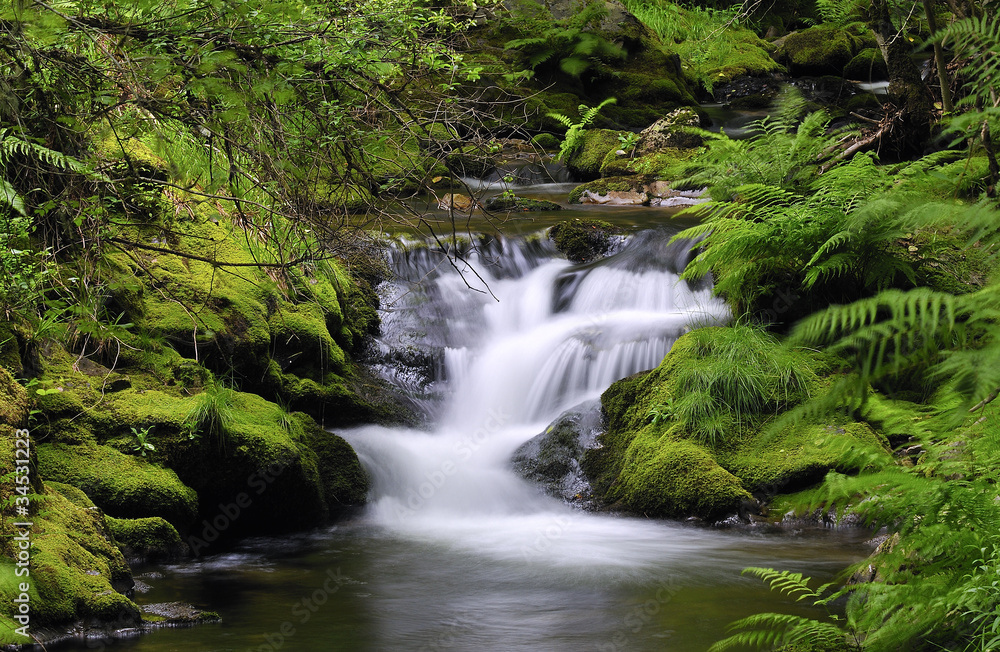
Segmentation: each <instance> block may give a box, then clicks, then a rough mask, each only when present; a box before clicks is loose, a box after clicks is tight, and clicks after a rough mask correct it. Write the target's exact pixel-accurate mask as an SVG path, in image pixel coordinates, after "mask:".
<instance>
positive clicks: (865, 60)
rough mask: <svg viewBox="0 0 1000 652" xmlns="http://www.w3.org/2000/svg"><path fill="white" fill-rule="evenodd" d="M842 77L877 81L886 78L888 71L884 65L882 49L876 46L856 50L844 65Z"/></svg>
mask: <svg viewBox="0 0 1000 652" xmlns="http://www.w3.org/2000/svg"><path fill="white" fill-rule="evenodd" d="M844 77H846V78H847V79H854V80H858V81H878V80H880V79H888V78H889V71H888V69H887V68H886V65H885V58H884V57H883V56H882V51H881V50H879V49H877V48H867V49H865V50H862V51H861V52H858V54H857V55H856V56H855V57H854V58H853V59H851V60H850V61H849V62H848V63H847V65H846V66H844Z"/></svg>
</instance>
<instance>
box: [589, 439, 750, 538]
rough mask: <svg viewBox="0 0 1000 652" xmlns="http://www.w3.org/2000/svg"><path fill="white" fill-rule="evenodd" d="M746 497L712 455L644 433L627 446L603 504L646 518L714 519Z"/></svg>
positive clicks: (727, 511) (701, 449)
mask: <svg viewBox="0 0 1000 652" xmlns="http://www.w3.org/2000/svg"><path fill="white" fill-rule="evenodd" d="M750 498H751V496H750V494H748V493H747V492H746V491H745V490H744V489H743V487H742V486H741V485H740V482H739V480H737V479H736V478H735V477H734V476H733V475H732V474H730V473H729V472H727V471H726V470H725V469H723V468H722V467H721V466H719V465H718V464H717V463H716V462H715V460H714V459H713V458H712V455H711V454H710V453H709V452H708V451H706V450H705V449H704V448H702V447H701V446H699V445H698V444H696V443H694V442H690V441H682V440H671V439H660V438H657V437H656V436H655V435H654V434H653V433H650V432H643V433H640V434H639V436H638V437H636V439H635V441H634V442H633V443H632V444H631V445H630V446H629V448H628V451H627V452H626V455H625V460H624V462H623V464H622V470H621V474H620V475H619V477H618V481H617V483H616V484H615V485H614V486H613V487H612V488H611V490H610V491H609V492H608V494H607V499H608V500H610V501H612V502H617V503H621V504H622V505H623V506H624V507H627V508H628V509H630V510H631V511H634V512H637V513H641V514H645V515H648V516H663V517H682V516H689V515H696V516H700V517H703V518H715V517H718V516H722V515H724V514H727V513H731V512H733V511H736V510H737V509H738V508H739V506H740V504H741V503H742V502H743V501H745V500H747V501H748V500H750Z"/></svg>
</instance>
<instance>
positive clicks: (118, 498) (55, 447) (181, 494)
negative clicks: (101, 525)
mask: <svg viewBox="0 0 1000 652" xmlns="http://www.w3.org/2000/svg"><path fill="white" fill-rule="evenodd" d="M36 450H37V452H38V469H39V473H41V475H42V476H43V477H45V478H51V479H53V480H56V481H58V482H63V483H65V484H69V485H72V486H74V487H77V488H78V489H81V490H82V491H83V492H84V493H86V494H87V496H88V497H89V498H90V499H91V500H93V501H94V503H95V504H96V505H97V506H98V507H100V508H101V509H102V510H104V511H105V512H107V513H108V514H110V515H112V516H117V517H121V518H140V517H146V516H161V517H163V518H164V519H166V520H168V521H170V522H171V523H173V524H174V525H176V526H177V527H180V528H184V527H186V526H187V525H188V524H189V523H191V521H192V520H194V517H195V515H196V514H197V513H198V498H197V495H196V494H195V492H194V491H193V490H192V489H190V488H189V487H186V486H184V484H183V483H181V481H180V480H179V479H178V478H177V474H176V473H174V472H173V471H172V470H170V469H164V468H162V467H160V466H157V465H155V464H152V463H150V462H148V461H146V460H145V459H143V458H141V457H133V456H131V455H125V454H123V453H121V452H119V451H117V450H115V449H113V448H110V447H108V446H100V445H92V444H84V445H77V446H71V445H66V444H40V445H38V446H36Z"/></svg>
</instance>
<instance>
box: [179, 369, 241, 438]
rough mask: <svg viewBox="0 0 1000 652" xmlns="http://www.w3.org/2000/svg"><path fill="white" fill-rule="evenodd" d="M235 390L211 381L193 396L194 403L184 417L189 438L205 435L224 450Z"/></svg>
mask: <svg viewBox="0 0 1000 652" xmlns="http://www.w3.org/2000/svg"><path fill="white" fill-rule="evenodd" d="M235 396H236V392H235V390H233V389H231V388H229V387H226V386H224V385H223V384H222V383H220V382H219V381H213V382H212V383H210V384H208V385H206V386H205V389H204V390H203V391H202V392H201V393H200V394H198V396H196V397H195V399H196V403H195V405H194V407H193V408H191V410H190V411H189V412H188V413H187V415H186V416H185V417H184V424H185V431H186V432H187V433H188V438H189V439H200V438H201V437H202V436H205V437H207V439H208V440H209V442H210V443H212V444H213V445H214V446H215V447H216V448H217V449H218V450H219V451H222V452H225V450H226V441H227V439H228V438H229V433H228V428H229V426H230V424H231V423H232V421H233V419H234V417H235V410H234V408H233V401H234V398H235Z"/></svg>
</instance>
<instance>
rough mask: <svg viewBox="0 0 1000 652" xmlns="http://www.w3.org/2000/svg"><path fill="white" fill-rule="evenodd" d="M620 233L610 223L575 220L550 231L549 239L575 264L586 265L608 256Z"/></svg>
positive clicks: (557, 225) (556, 226)
mask: <svg viewBox="0 0 1000 652" xmlns="http://www.w3.org/2000/svg"><path fill="white" fill-rule="evenodd" d="M618 232H619V229H618V227H616V226H614V225H613V224H610V223H609V222H604V221H602V220H580V219H575V220H573V221H570V222H560V223H559V224H556V225H555V226H553V227H552V228H551V229H549V239H551V240H552V241H553V242H554V243H555V245H556V249H558V250H559V251H560V252H561V253H563V254H564V255H565V256H566V257H567V258H569V259H570V260H571V261H573V262H574V263H585V262H587V261H590V260H594V259H595V258H599V257H601V256H603V255H604V254H606V253H607V252H608V250H610V249H611V246H612V244H613V240H612V238H613V236H614V235H615V234H617V233H618Z"/></svg>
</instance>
